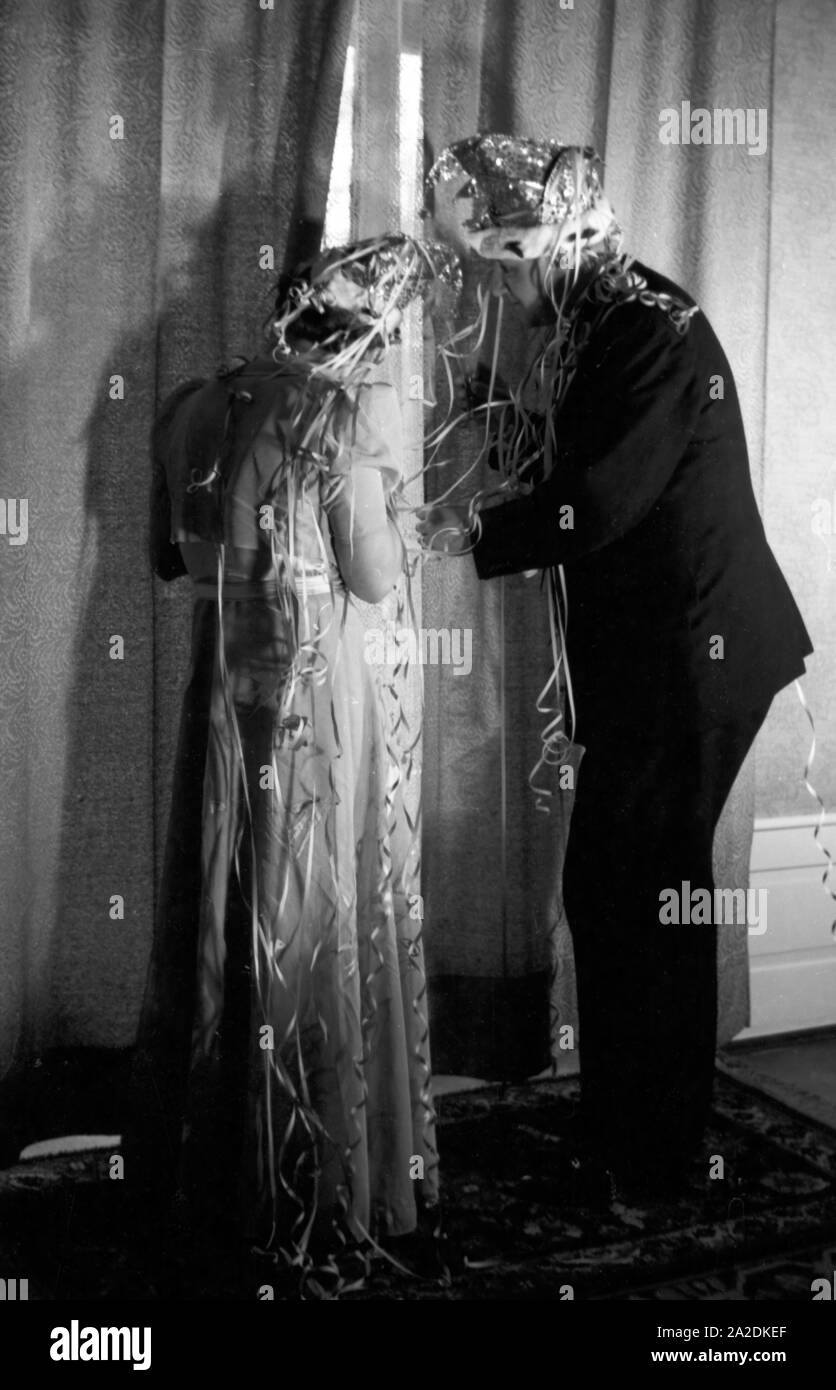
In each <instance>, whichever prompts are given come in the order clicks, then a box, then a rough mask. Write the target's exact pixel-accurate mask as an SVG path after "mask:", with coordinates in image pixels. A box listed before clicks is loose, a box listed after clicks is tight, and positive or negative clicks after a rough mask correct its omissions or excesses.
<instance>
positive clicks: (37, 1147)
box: [18, 1134, 122, 1163]
mask: <svg viewBox="0 0 836 1390" xmlns="http://www.w3.org/2000/svg"><path fill="white" fill-rule="evenodd" d="M121 1145H122V1136H121V1134H62V1135H61V1136H60V1137H59V1138H56V1139H39V1140H38V1142H37V1144H27V1146H26V1148H25V1149H22V1150H21V1152H20V1156H19V1158H18V1162H19V1163H25V1162H26V1161H27V1159H30V1158H53V1157H54V1156H55V1155H56V1154H74V1153H82V1152H83V1151H84V1150H85V1149H105V1150H107V1152H109V1153H112V1152H114V1150H116V1149H118V1148H120V1147H121Z"/></svg>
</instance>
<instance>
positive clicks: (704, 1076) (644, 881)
mask: <svg viewBox="0 0 836 1390" xmlns="http://www.w3.org/2000/svg"><path fill="white" fill-rule="evenodd" d="M768 708H769V702H767V704H766V705H765V706H764V707H763V708H762V709H760V710H759V711H756V712H754V713H752V714H751V715H749V714H743V715H740V716H738V717H737V718H736V719H735V721H734V722H733V723H729V724H725V725H721V726H718V727H714V728H708V729H703V730H695V729H691V730H690V731H689V729H688V728H687V726H686V727H684V728H683V727H676V726H675V724H674V722H673V721H671V724H670V727H667V728H665V727H662V728H659V727H654V728H651V729H648V730H633V731H630V732H627V733H625V731H624V730H623V729H621V730H620V731H616V729H615V728H614V726H607V725H606V723H604V722H600V723H599V724H598V727H597V731H596V729H595V728H593V730H591V731H590V732H589V733H588V734H587V735H586V740H587V741H586V751H585V754H584V757H583V759H582V762H581V765H580V769H579V772H578V777H577V789H576V793H575V802H574V806H573V809H572V818H571V823H570V830H569V840H568V846H567V852H566V859H565V863H564V869H563V900H564V906H565V910H566V915H567V918H568V923H569V929H570V932H571V936H572V943H573V949H574V956H575V969H576V978H577V990H578V1015H579V1046H580V1060H581V1115H580V1121H581V1131H582V1134H583V1137H584V1140H585V1142H586V1143H587V1145H588V1146H589V1148H590V1151H591V1153H592V1155H593V1156H595V1157H596V1158H598V1159H599V1160H601V1161H602V1162H604V1163H605V1164H606V1166H607V1167H610V1168H611V1169H612V1170H613V1171H614V1172H615V1173H616V1174H617V1175H619V1176H621V1177H622V1178H623V1179H625V1180H627V1181H631V1180H634V1179H635V1180H638V1181H645V1180H648V1179H649V1180H650V1181H652V1180H653V1179H654V1177H665V1176H675V1175H676V1174H678V1173H680V1172H681V1171H682V1169H683V1168H684V1166H685V1165H686V1164H687V1163H688V1162H689V1161H690V1160H691V1159H692V1158H694V1156H695V1155H696V1153H697V1151H698V1149H699V1146H700V1143H701V1140H702V1137H703V1134H704V1130H705V1127H706V1122H707V1119H708V1115H709V1110H710V1104H711V1093H712V1083H713V1076H714V1057H715V1048H716V1030H717V974H716V949H717V932H718V930H719V931H723V930H728V927H726V926H724V925H723V924H722V923H718V922H715V921H714V920H713V918H714V913H713V912H712V913H711V916H712V921H711V922H710V923H707V924H696V923H684V922H682V923H680V924H668V923H663V922H662V921H661V906H662V903H663V902H664V901H666V900H665V899H664V898H663V897H662V896H661V895H662V894H663V892H664V890H669V889H673V890H675V892H676V894H677V898H678V899H679V900H681V898H682V896H683V894H682V885H683V884H687V885H689V886H690V892H691V893H693V892H694V891H695V890H697V889H699V888H706V889H708V890H709V892H711V893H712V895H713V889H714V877H713V872H712V846H713V842H714V831H715V828H716V825H717V821H718V819H719V817H720V813H721V811H722V809H723V806H724V804H725V802H726V799H727V797H728V795H729V792H730V791H731V788H732V784H733V782H734V780H735V778H736V776H737V774H738V772H739V770H740V768H741V766H742V764H743V761H744V759H745V757H746V754H747V752H748V751H749V748H750V747H751V744H752V742H753V741H754V738H755V735H756V734H757V731H758V729H759V728H760V726H761V724H762V723H763V720H764V718H765V717H766V713H767V710H768ZM712 903H713V896H712Z"/></svg>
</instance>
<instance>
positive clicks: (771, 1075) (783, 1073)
mask: <svg viewBox="0 0 836 1390" xmlns="http://www.w3.org/2000/svg"><path fill="white" fill-rule="evenodd" d="M720 1066H721V1068H722V1069H723V1070H725V1071H728V1072H729V1073H730V1074H732V1075H734V1076H739V1077H740V1078H741V1079H743V1080H747V1081H749V1082H750V1083H751V1084H752V1085H755V1086H759V1087H760V1088H762V1089H763V1090H765V1091H767V1092H768V1094H770V1095H772V1096H774V1097H775V1098H776V1099H778V1100H785V1101H786V1102H787V1103H788V1104H791V1105H794V1106H795V1107H796V1108H797V1109H799V1110H802V1111H803V1112H804V1113H807V1114H809V1115H811V1117H812V1118H814V1119H823V1120H825V1122H829V1123H831V1124H836V1028H827V1029H822V1030H819V1031H817V1032H813V1033H796V1034H791V1035H784V1036H782V1037H781V1038H774V1039H772V1038H758V1039H757V1040H755V1041H753V1042H748V1041H747V1042H744V1043H731V1044H730V1045H729V1046H728V1047H726V1048H724V1049H723V1051H722V1052H721V1054H720ZM486 1084H487V1083H486V1082H484V1081H480V1080H479V1079H478V1077H473V1076H436V1077H434V1078H433V1090H434V1093H435V1095H437V1096H444V1095H450V1094H452V1093H453V1092H456V1091H470V1090H474V1089H476V1088H477V1087H479V1086H484V1085H486Z"/></svg>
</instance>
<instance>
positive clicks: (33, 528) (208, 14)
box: [0, 0, 353, 1070]
mask: <svg viewBox="0 0 836 1390" xmlns="http://www.w3.org/2000/svg"><path fill="white" fill-rule="evenodd" d="M352 12H353V3H352V0H275V3H274V4H273V5H272V6H271V7H264V6H260V5H258V4H248V5H229V4H227V3H226V0H171V3H165V4H163V3H149V2H148V0H146V3H140V4H135V3H131V0H116V2H115V3H113V2H112V0H78V3H74V4H71V5H65V6H56V5H47V4H46V3H37V0H36V3H31V0H9V3H8V4H7V5H6V6H5V7H4V15H3V22H4V41H5V42H4V46H3V49H2V55H0V99H2V105H3V112H4V119H5V132H4V140H3V142H2V149H0V163H2V171H3V174H4V176H5V177H4V180H3V188H4V192H3V195H2V202H0V218H2V222H3V225H4V230H7V231H8V233H9V240H8V245H9V247H10V251H9V254H8V256H7V257H6V258H5V261H4V265H3V267H2V269H0V276H2V278H1V279H0V296H2V312H3V317H4V320H5V322H6V324H7V326H8V330H9V332H8V339H7V343H6V346H4V348H3V382H2V405H0V410H2V416H1V417H0V426H2V436H0V437H2V440H3V452H4V465H3V468H4V480H3V488H2V490H3V494H4V496H7V497H24V498H28V503H29V537H28V540H27V543H26V545H25V546H24V545H22V546H19V547H17V548H13V547H10V546H5V547H3V549H2V557H3V559H2V564H3V569H4V578H3V585H2V594H0V625H2V633H1V634H0V640H2V646H3V649H4V651H7V652H9V653H11V654H12V658H11V660H10V661H9V662H8V663H6V665H5V670H4V676H3V682H4V689H3V702H4V708H5V710H6V711H7V718H6V721H5V723H4V725H3V729H2V735H0V737H1V738H2V745H0V746H2V749H3V758H4V770H5V772H6V773H7V777H8V800H7V806H6V814H5V816H4V818H3V822H4V831H3V835H4V838H3V843H2V872H3V880H2V888H0V893H2V900H3V902H4V904H5V913H4V922H3V941H2V956H3V961H4V969H3V970H2V972H0V991H2V993H1V994H0V1070H2V1069H3V1068H5V1067H6V1066H7V1064H8V1062H9V1061H10V1059H11V1058H13V1057H16V1058H17V1059H18V1060H19V1061H21V1062H23V1061H26V1060H29V1059H31V1057H32V1055H33V1054H34V1053H37V1052H39V1051H40V1050H42V1049H43V1048H45V1047H47V1046H50V1045H52V1046H58V1045H63V1046H71V1045H75V1046H91V1045H100V1046H111V1047H118V1046H128V1045H130V1044H131V1043H132V1042H133V1037H134V1033H135V1029H136V1020H137V1014H138V1010H139V1006H140V1002H141V996H142V987H143V982H144V975H145V967H146V961H147V956H148V950H149V947H150V942H151V930H152V922H153V907H154V896H155V890H156V884H157V878H158V873H157V865H158V863H159V859H160V854H161V850H162V845H163V843H164V838H165V833H166V821H167V816H168V797H169V788H170V777H171V768H172V763H173V756H174V747H175V740H176V733H177V723H178V718H179V702H180V696H181V691H182V689H183V685H184V682H185V677H186V665H187V662H188V650H189V642H188V634H189V617H190V607H191V604H190V594H189V590H188V583H187V581H185V580H183V581H177V582H175V583H174V584H172V585H170V586H165V585H163V584H162V583H161V582H160V581H157V580H153V581H152V578H151V574H150V569H149V565H148V560H147V524H146V513H147V504H148V490H149V481H150V458H149V448H148V440H149V432H150V425H151V420H152V418H153V415H154V411H155V408H156V404H157V403H158V401H159V398H160V397H161V396H162V395H163V394H164V393H165V392H167V391H169V390H170V389H171V388H172V387H173V386H174V385H175V384H176V382H177V381H179V380H181V379H183V378H184V377H186V376H189V375H209V374H211V373H214V371H215V370H216V369H217V367H218V366H219V365H220V364H221V362H223V361H229V360H230V359H231V358H232V357H234V356H235V355H236V354H240V355H245V354H246V355H249V354H250V353H252V352H253V351H254V350H256V348H257V347H258V344H259V338H260V330H261V325H262V323H263V321H264V320H265V319H266V317H267V315H268V314H269V311H270V307H271V295H270V289H271V287H272V285H273V284H274V282H275V280H276V278H277V274H278V272H279V270H280V269H281V268H282V265H283V263H284V261H285V259H287V260H288V261H289V262H293V261H294V260H295V259H297V258H298V256H299V255H301V254H305V253H307V252H309V251H311V250H312V249H315V248H316V246H318V243H319V237H320V233H321V229H322V222H323V218H324V213H325V203H326V196H327V189H328V180H329V174H330V168H331V156H332V150H333V142H334V134H335V130H336V122H337V113H338V108H339V95H340V86H341V81H342V73H343V68H344V63H345V53H346V47H347V44H348V37H349V30H350V25H351V19H352ZM117 118H118V119H117ZM112 136H115V137H116V138H112ZM120 638H121V639H122V640H121V645H120V643H119V641H118V640H116V639H120ZM120 914H121V915H120Z"/></svg>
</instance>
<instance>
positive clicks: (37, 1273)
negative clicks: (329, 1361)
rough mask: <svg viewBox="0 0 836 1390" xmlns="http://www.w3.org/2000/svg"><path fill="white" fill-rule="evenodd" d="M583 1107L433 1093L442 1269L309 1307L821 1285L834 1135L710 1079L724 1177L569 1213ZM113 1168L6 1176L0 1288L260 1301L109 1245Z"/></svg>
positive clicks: (804, 1293) (523, 1089) (256, 1272)
mask: <svg viewBox="0 0 836 1390" xmlns="http://www.w3.org/2000/svg"><path fill="white" fill-rule="evenodd" d="M577 1099H578V1082H577V1080H576V1079H575V1078H571V1079H566V1080H558V1081H541V1082H534V1083H530V1084H529V1085H526V1086H519V1087H511V1088H507V1089H502V1088H499V1087H486V1088H484V1089H481V1090H477V1091H469V1092H464V1093H459V1094H454V1095H447V1096H444V1097H443V1098H442V1099H441V1100H439V1102H438V1110H439V1118H440V1122H441V1129H440V1141H439V1148H440V1151H441V1158H442V1165H443V1167H442V1172H443V1194H444V1204H445V1219H444V1228H445V1232H446V1238H445V1241H444V1245H443V1249H444V1251H445V1255H444V1258H443V1259H442V1261H441V1262H440V1263H439V1264H438V1265H437V1266H436V1267H434V1268H432V1270H431V1272H428V1273H425V1274H424V1275H423V1276H419V1275H416V1274H411V1275H408V1274H405V1273H401V1272H400V1271H399V1270H398V1269H396V1268H395V1267H393V1266H392V1265H391V1264H390V1263H389V1262H388V1261H386V1260H384V1259H382V1258H380V1257H378V1258H375V1259H372V1260H371V1261H370V1262H369V1265H368V1269H367V1277H366V1278H365V1280H364V1282H362V1283H360V1282H359V1281H358V1280H357V1278H355V1277H352V1275H351V1274H350V1273H349V1274H347V1275H346V1274H343V1275H341V1276H340V1277H339V1278H337V1279H335V1280H332V1281H331V1282H330V1283H329V1281H328V1280H325V1281H323V1283H322V1285H321V1286H320V1287H319V1291H318V1292H317V1291H314V1292H313V1293H311V1291H310V1290H309V1291H308V1294H307V1296H308V1297H311V1296H313V1297H317V1296H318V1297H325V1298H344V1299H351V1300H359V1301H366V1300H375V1299H376V1300H399V1301H400V1300H406V1299H410V1300H415V1299H419V1300H432V1301H451V1300H452V1301H459V1300H491V1299H496V1300H508V1299H513V1300H528V1299H535V1300H540V1301H542V1300H558V1299H566V1298H570V1297H573V1298H575V1299H584V1300H589V1299H596V1300H597V1299H619V1300H631V1299H642V1300H647V1299H661V1300H667V1299H673V1300H679V1299H687V1300H692V1301H696V1300H712V1299H723V1300H726V1299H743V1300H759V1299H765V1300H781V1301H785V1300H794V1299H798V1300H805V1301H808V1302H809V1301H810V1300H811V1298H812V1297H813V1292H812V1286H813V1281H814V1280H816V1279H829V1278H830V1277H831V1275H832V1271H833V1270H834V1268H836V1163H835V1162H834V1160H836V1131H834V1130H833V1129H830V1128H829V1127H827V1126H825V1125H823V1124H821V1123H819V1122H817V1121H816V1120H814V1119H811V1118H809V1117H806V1116H804V1115H802V1114H799V1113H797V1112H794V1111H793V1110H792V1109H790V1108H789V1107H788V1106H787V1105H785V1104H782V1103H781V1102H780V1101H778V1100H776V1099H775V1098H774V1097H769V1096H765V1095H763V1094H761V1093H759V1092H757V1091H755V1090H753V1089H752V1088H751V1087H748V1086H746V1085H744V1084H741V1082H740V1081H738V1080H735V1079H732V1078H730V1077H728V1076H725V1075H722V1074H718V1076H717V1080H716V1089H715V1105H714V1112H713V1118H712V1125H711V1129H710V1132H709V1136H708V1145H707V1147H706V1153H707V1154H721V1155H722V1156H723V1158H724V1164H725V1172H724V1176H723V1177H722V1178H716V1179H713V1180H711V1179H708V1178H707V1177H706V1175H705V1172H704V1170H703V1171H702V1172H696V1171H695V1173H694V1174H693V1176H692V1180H691V1183H690V1187H689V1189H688V1191H687V1193H686V1194H685V1195H684V1196H683V1197H681V1198H679V1199H677V1200H675V1201H659V1202H655V1203H653V1204H650V1205H646V1206H627V1205H623V1204H618V1203H616V1204H615V1205H614V1206H613V1207H612V1208H610V1209H603V1210H601V1209H598V1210H593V1209H589V1210H587V1209H584V1208H581V1207H577V1206H576V1207H574V1208H572V1209H569V1208H568V1207H567V1205H566V1200H565V1194H564V1193H562V1192H561V1190H560V1186H559V1183H558V1182H557V1179H556V1176H555V1167H556V1164H555V1157H556V1154H557V1153H558V1151H559V1146H560V1145H562V1144H564V1143H565V1142H566V1135H567V1133H568V1131H569V1129H570V1127H571V1121H572V1115H573V1113H574V1112H575V1110H576V1106H577ZM111 1152H112V1150H111ZM109 1171H110V1154H106V1153H105V1152H104V1151H101V1150H99V1151H88V1152H82V1153H72V1154H62V1155H54V1156H52V1157H49V1158H33V1159H29V1160H27V1161H26V1162H22V1163H17V1164H16V1165H14V1166H13V1167H11V1168H8V1169H6V1170H5V1171H2V1172H0V1274H3V1275H4V1276H5V1277H14V1276H17V1277H18V1278H28V1281H29V1285H28V1291H29V1298H30V1299H34V1298H37V1299H55V1298H61V1299H68V1298H92V1299H108V1298H141V1299H146V1298H150V1299H158V1298H162V1299H178V1298H179V1299H183V1298H185V1299H203V1298H232V1299H254V1298H258V1297H264V1296H265V1295H264V1292H263V1291H262V1292H261V1294H259V1292H258V1290H259V1288H261V1289H262V1290H263V1286H264V1285H265V1284H270V1282H271V1276H270V1271H269V1270H268V1269H265V1268H260V1269H258V1268H256V1267H254V1266H248V1267H247V1270H246V1273H244V1274H242V1273H241V1271H239V1272H238V1273H237V1274H236V1275H234V1276H233V1274H232V1273H231V1271H230V1270H229V1269H225V1270H221V1269H219V1268H215V1269H212V1268H211V1267H210V1266H207V1263H206V1262H205V1261H202V1262H196V1261H195V1260H194V1259H193V1258H192V1259H191V1260H190V1259H189V1258H186V1257H184V1256H178V1255H177V1254H176V1253H174V1252H173V1251H172V1252H170V1254H169V1256H168V1257H167V1265H166V1268H165V1269H159V1268H157V1269H155V1270H150V1269H149V1268H148V1267H144V1268H143V1267H142V1266H141V1264H139V1263H138V1262H137V1260H136V1257H135V1253H132V1250H131V1245H130V1243H129V1242H127V1241H126V1240H125V1239H124V1238H121V1237H120V1236H119V1224H118V1214H119V1199H120V1193H119V1189H120V1187H122V1184H120V1183H119V1182H118V1181H114V1180H112V1179H111V1178H110V1177H109ZM403 1258H404V1259H405V1260H407V1259H408V1256H404V1257H403ZM271 1287H273V1288H275V1293H274V1296H275V1297H276V1298H278V1299H288V1298H294V1297H298V1296H299V1295H298V1293H295V1292H294V1291H291V1290H288V1288H287V1287H283V1286H281V1285H279V1284H275V1285H271Z"/></svg>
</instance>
